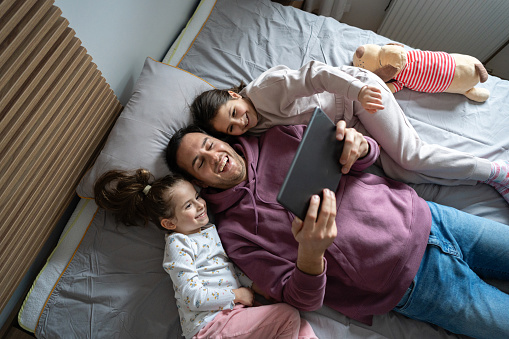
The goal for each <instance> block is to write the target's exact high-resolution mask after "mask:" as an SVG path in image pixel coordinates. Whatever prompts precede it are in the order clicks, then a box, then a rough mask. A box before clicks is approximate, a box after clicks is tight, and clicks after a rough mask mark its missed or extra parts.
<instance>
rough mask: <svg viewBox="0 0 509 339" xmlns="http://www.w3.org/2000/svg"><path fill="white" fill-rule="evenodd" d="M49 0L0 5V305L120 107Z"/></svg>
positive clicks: (10, 0)
mask: <svg viewBox="0 0 509 339" xmlns="http://www.w3.org/2000/svg"><path fill="white" fill-rule="evenodd" d="M60 15H61V11H60V9H58V8H57V7H55V6H54V5H53V1H50V0H26V1H25V0H24V1H19V0H4V1H1V2H0V223H1V224H0V263H1V264H0V309H4V307H5V306H6V303H7V302H8V300H9V298H10V297H11V296H12V294H13V292H14V291H15V289H16V287H17V286H18V284H19V283H20V281H21V280H22V278H23V276H24V275H25V273H26V272H27V270H28V268H29V267H30V265H31V263H32V262H33V260H34V258H35V257H36V256H37V253H38V252H39V251H40V250H41V248H42V246H43V244H44V243H45V241H46V240H47V238H48V236H49V235H50V233H51V231H52V229H53V228H54V226H55V225H56V224H57V221H58V220H59V219H60V217H61V216H62V214H63V213H64V211H65V209H66V207H67V206H68V205H69V203H70V202H71V200H72V199H73V197H74V196H75V191H74V190H75V187H76V185H77V183H78V182H79V180H80V179H81V177H82V176H83V174H84V173H85V171H86V170H87V168H88V167H89V166H91V164H92V163H93V161H94V159H95V157H96V155H97V153H98V151H99V150H100V147H101V146H102V144H103V142H104V140H105V138H106V135H107V134H108V132H109V130H110V129H111V127H112V125H113V123H114V121H115V120H116V118H117V117H118V115H119V113H120V111H121V109H122V106H121V104H120V102H119V101H118V100H117V98H116V96H115V95H114V93H113V91H112V90H111V89H110V87H109V85H108V84H107V83H106V81H105V79H104V78H103V77H102V76H101V73H100V72H99V71H98V70H97V67H96V65H95V64H94V63H93V62H92V58H91V57H90V56H89V55H87V53H86V50H85V49H84V48H83V47H82V46H81V42H80V41H79V39H77V38H76V37H75V33H74V31H73V30H72V29H71V28H69V27H68V22H67V20H66V19H64V18H62V17H61V16H60Z"/></svg>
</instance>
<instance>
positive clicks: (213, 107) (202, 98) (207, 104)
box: [190, 81, 246, 136]
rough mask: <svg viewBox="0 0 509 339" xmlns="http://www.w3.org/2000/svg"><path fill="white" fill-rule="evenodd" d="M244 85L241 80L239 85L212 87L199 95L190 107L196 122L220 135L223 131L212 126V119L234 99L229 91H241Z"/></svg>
mask: <svg viewBox="0 0 509 339" xmlns="http://www.w3.org/2000/svg"><path fill="white" fill-rule="evenodd" d="M244 87H246V85H245V84H244V82H243V81H241V82H240V84H239V85H238V86H236V87H233V88H230V89H211V90H209V91H205V92H203V93H201V94H200V95H198V96H197V97H196V99H194V101H193V103H192V104H191V107H190V110H191V114H192V115H193V120H194V124H195V125H196V126H198V127H200V128H201V129H203V130H205V131H207V132H208V133H210V134H211V135H214V136H220V135H221V133H219V132H217V131H216V130H214V127H213V126H212V120H213V119H214V118H215V117H216V115H217V111H218V110H219V108H220V107H221V106H223V105H224V104H226V103H227V102H228V101H229V100H231V99H232V97H231V96H230V94H229V93H228V91H232V92H235V93H240V91H241V90H242V89H243V88H244Z"/></svg>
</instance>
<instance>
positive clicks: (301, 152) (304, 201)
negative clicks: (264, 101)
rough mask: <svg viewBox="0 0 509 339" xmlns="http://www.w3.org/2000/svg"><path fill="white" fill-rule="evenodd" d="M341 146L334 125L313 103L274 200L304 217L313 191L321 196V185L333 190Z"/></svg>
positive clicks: (337, 182) (336, 182)
mask: <svg viewBox="0 0 509 339" xmlns="http://www.w3.org/2000/svg"><path fill="white" fill-rule="evenodd" d="M342 150H343V142H342V141H337V140H336V126H335V125H334V123H333V122H332V121H331V120H330V119H329V117H328V116H327V115H325V113H324V112H323V111H322V110H321V109H320V108H319V107H317V108H316V109H315V111H314V113H313V116H312V117H311V120H310V121H309V125H308V127H307V128H306V131H305V132H304V136H303V138H302V141H301V143H300V145H299V147H298V149H297V152H296V153H295V157H294V159H293V162H292V164H291V166H290V169H289V171H288V173H287V175H286V178H285V180H284V182H283V185H282V187H281V190H280V191H279V194H278V197H277V200H278V202H279V203H280V204H281V205H283V206H284V207H286V208H287V209H288V210H289V211H290V212H292V213H293V214H295V215H296V216H298V217H299V218H301V219H302V220H304V218H305V216H306V213H307V210H308V207H309V201H310V199H311V196H312V195H313V194H319V195H320V196H321V195H322V194H321V193H322V190H323V189H324V188H329V189H330V190H331V191H333V192H335V191H336V188H337V186H338V184H339V180H340V179H341V164H340V163H339V157H340V156H341V152H342Z"/></svg>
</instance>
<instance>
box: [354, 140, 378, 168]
mask: <svg viewBox="0 0 509 339" xmlns="http://www.w3.org/2000/svg"><path fill="white" fill-rule="evenodd" d="M364 138H365V139H366V141H367V142H368V144H369V153H368V154H367V155H366V156H365V157H364V158H362V159H358V160H357V161H356V162H355V164H354V165H353V166H352V169H354V170H356V171H363V170H365V169H366V168H368V167H369V166H371V165H372V164H374V163H375V161H376V159H378V157H379V156H380V147H379V146H378V143H377V142H376V141H375V140H374V139H373V138H370V137H367V136H364Z"/></svg>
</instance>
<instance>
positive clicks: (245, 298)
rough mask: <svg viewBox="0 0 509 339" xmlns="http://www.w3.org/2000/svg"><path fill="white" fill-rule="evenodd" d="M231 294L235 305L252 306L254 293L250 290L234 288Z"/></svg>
mask: <svg viewBox="0 0 509 339" xmlns="http://www.w3.org/2000/svg"><path fill="white" fill-rule="evenodd" d="M233 293H235V300H233V302H234V303H235V304H238V303H240V304H242V305H246V306H253V301H254V293H253V291H252V290H251V289H249V288H246V287H241V288H236V289H234V290H233Z"/></svg>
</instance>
